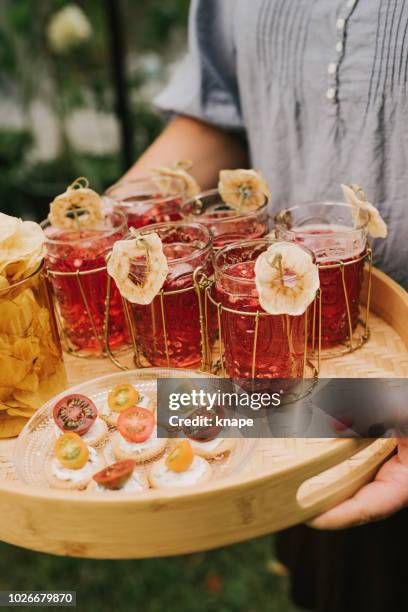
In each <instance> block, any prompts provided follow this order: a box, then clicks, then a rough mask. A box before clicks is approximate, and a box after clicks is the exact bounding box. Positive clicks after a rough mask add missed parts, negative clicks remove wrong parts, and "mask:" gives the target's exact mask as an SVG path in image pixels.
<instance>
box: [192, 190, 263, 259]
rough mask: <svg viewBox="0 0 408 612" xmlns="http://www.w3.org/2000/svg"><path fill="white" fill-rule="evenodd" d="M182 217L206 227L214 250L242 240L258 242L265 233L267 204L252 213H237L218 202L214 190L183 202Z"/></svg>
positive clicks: (219, 198) (218, 197)
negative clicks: (257, 239)
mask: <svg viewBox="0 0 408 612" xmlns="http://www.w3.org/2000/svg"><path fill="white" fill-rule="evenodd" d="M182 215H183V217H184V218H185V219H189V220H191V221H193V220H194V221H199V222H200V223H202V224H203V225H206V226H207V227H208V229H209V230H210V232H211V233H212V236H213V248H214V249H220V248H222V247H223V246H225V245H227V244H231V243H233V242H237V241H239V240H242V239H243V238H245V239H247V240H254V239H256V238H262V236H265V234H267V233H268V229H269V228H268V212H267V203H265V204H264V205H263V206H262V207H261V208H260V209H258V210H256V211H253V212H246V213H245V212H242V213H240V212H238V211H237V210H234V209H232V208H230V207H229V206H228V205H227V204H225V202H223V201H222V200H221V197H220V195H219V192H218V190H217V189H212V190H210V191H205V192H204V193H202V194H199V195H198V196H196V197H194V198H192V199H191V200H189V201H188V202H186V203H185V204H184V206H183V208H182Z"/></svg>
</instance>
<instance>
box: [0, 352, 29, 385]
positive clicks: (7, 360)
mask: <svg viewBox="0 0 408 612" xmlns="http://www.w3.org/2000/svg"><path fill="white" fill-rule="evenodd" d="M30 369H31V363H27V362H24V361H22V360H21V359H17V358H16V357H13V356H12V355H7V354H2V353H0V385H1V386H2V387H4V386H6V384H7V385H10V386H12V387H15V386H16V385H18V383H19V382H21V381H22V380H23V379H24V378H25V377H26V376H27V374H28V373H29V371H30Z"/></svg>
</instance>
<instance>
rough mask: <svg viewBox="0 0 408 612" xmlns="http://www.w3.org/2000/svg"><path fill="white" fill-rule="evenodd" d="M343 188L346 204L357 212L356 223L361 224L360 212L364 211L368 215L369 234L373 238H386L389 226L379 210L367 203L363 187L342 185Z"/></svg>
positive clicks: (355, 215)
mask: <svg viewBox="0 0 408 612" xmlns="http://www.w3.org/2000/svg"><path fill="white" fill-rule="evenodd" d="M341 188H342V190H343V194H344V197H345V199H346V202H348V203H349V204H351V205H352V206H353V207H354V209H355V210H356V214H353V216H354V220H355V221H356V223H357V224H358V223H359V217H360V210H364V211H366V212H367V214H368V228H367V229H368V233H369V234H370V235H371V236H372V237H373V238H386V237H387V234H388V229H387V224H386V223H385V221H384V219H383V218H382V217H381V215H380V213H379V211H378V210H377V208H376V207H375V206H373V204H371V203H370V202H368V201H367V198H366V195H365V193H364V191H363V189H362V187H360V186H359V185H342V186H341Z"/></svg>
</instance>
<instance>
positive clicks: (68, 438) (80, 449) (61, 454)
mask: <svg viewBox="0 0 408 612" xmlns="http://www.w3.org/2000/svg"><path fill="white" fill-rule="evenodd" d="M55 454H56V456H57V459H58V460H59V462H60V463H61V464H62V465H63V466H64V467H65V468H68V469H70V470H80V469H81V468H82V467H84V465H86V463H87V461H88V459H89V450H88V447H87V445H86V444H85V442H84V441H83V440H82V438H81V436H78V434H76V433H66V434H63V435H62V436H60V437H59V438H58V440H57V441H56V443H55Z"/></svg>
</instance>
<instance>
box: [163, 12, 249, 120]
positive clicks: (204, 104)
mask: <svg viewBox="0 0 408 612" xmlns="http://www.w3.org/2000/svg"><path fill="white" fill-rule="evenodd" d="M232 2H234V0H228V2H226V1H225V0H192V2H191V8H190V17H189V50H188V53H187V55H186V56H185V58H184V60H182V62H181V63H180V64H179V65H178V66H177V68H176V70H175V73H174V75H173V77H172V79H171V81H170V83H169V85H168V86H167V87H166V88H165V89H164V91H162V92H161V93H160V94H159V95H158V96H157V98H156V99H155V101H154V102H155V106H156V107H157V108H158V109H159V110H160V111H162V112H164V114H165V115H167V116H171V115H174V114H182V115H189V116H192V117H196V118H197V119H202V120H203V121H206V122H207V123H211V124H213V125H216V126H219V127H222V128H223V129H227V130H243V128H244V126H243V121H242V116H241V108H240V101H239V89H238V82H237V75H236V65H235V46H234V36H233V34H234V31H233V29H234V20H233V15H234V11H233V10H231V9H232V6H231V4H232Z"/></svg>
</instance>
